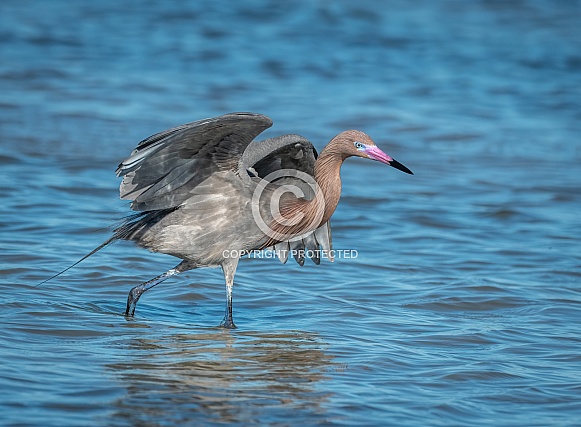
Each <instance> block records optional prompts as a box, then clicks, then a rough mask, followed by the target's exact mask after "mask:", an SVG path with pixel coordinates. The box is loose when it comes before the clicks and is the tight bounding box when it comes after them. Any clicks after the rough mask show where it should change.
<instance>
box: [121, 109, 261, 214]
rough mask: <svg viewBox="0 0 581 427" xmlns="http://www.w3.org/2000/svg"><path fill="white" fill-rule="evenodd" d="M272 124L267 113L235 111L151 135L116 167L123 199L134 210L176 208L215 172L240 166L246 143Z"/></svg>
mask: <svg viewBox="0 0 581 427" xmlns="http://www.w3.org/2000/svg"><path fill="white" fill-rule="evenodd" d="M270 126H272V120H271V119H270V118H268V117H266V116H264V115H261V114H253V113H231V114H225V115H223V116H220V117H215V118H211V119H205V120H199V121H196V122H192V123H187V124H184V125H181V126H178V127H175V128H172V129H169V130H166V131H163V132H160V133H158V134H155V135H153V136H150V137H149V138H146V139H144V140H143V141H141V142H140V143H139V144H138V145H137V147H136V148H135V150H134V151H133V152H132V153H131V156H129V157H128V158H127V159H125V160H124V161H123V162H122V163H121V164H120V165H119V167H118V168H117V171H116V173H117V176H123V181H122V182H121V186H120V187H119V192H120V195H121V198H122V199H125V200H131V201H132V203H131V208H132V209H133V210H136V211H151V210H158V209H168V208H172V207H177V206H179V205H181V204H182V203H183V202H185V201H186V200H187V199H188V198H189V197H190V196H191V193H190V191H191V189H192V188H194V187H195V186H196V185H198V184H199V183H201V182H203V181H204V180H206V179H207V178H208V177H210V176H211V175H212V173H214V172H216V171H219V170H225V169H231V170H236V169H237V167H238V163H239V160H240V157H241V156H242V153H243V152H244V150H245V149H246V147H247V145H248V144H249V143H250V142H251V141H252V140H253V139H254V138H255V137H256V136H258V135H259V134H260V133H261V132H262V131H264V130H265V129H268V128H269V127H270Z"/></svg>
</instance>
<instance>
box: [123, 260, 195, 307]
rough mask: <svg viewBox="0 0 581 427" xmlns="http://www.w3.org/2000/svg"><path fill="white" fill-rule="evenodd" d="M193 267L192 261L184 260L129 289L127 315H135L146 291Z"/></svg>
mask: <svg viewBox="0 0 581 427" xmlns="http://www.w3.org/2000/svg"><path fill="white" fill-rule="evenodd" d="M192 268H194V267H193V266H192V265H191V264H190V263H188V262H186V261H182V262H181V263H180V264H178V265H177V266H176V267H175V268H172V269H171V270H169V271H166V272H165V273H163V274H160V275H159V276H157V277H154V278H153V279H151V280H148V281H147V282H145V283H142V284H141V285H137V286H135V287H134V288H133V289H131V290H130V291H129V295H128V296H127V308H126V309H125V316H126V317H133V315H134V314H135V306H136V305H137V301H139V298H140V297H141V295H143V293H144V292H145V291H147V290H149V289H151V288H153V287H154V286H156V285H159V284H160V283H161V282H163V281H164V280H165V279H167V278H169V277H171V276H175V275H176V274H179V273H181V272H183V271H187V270H190V269H192Z"/></svg>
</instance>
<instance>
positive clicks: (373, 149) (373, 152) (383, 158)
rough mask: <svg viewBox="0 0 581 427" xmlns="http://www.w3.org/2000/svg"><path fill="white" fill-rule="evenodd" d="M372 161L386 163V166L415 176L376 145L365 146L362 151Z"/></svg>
mask: <svg viewBox="0 0 581 427" xmlns="http://www.w3.org/2000/svg"><path fill="white" fill-rule="evenodd" d="M362 151H363V152H364V153H365V154H367V156H368V157H369V158H370V159H373V160H377V161H378V162H381V163H385V164H386V165H389V166H392V167H394V168H396V169H399V170H400V171H402V172H405V173H409V174H410V175H413V174H414V173H413V172H412V171H411V170H409V169H408V168H406V167H405V166H404V165H402V164H401V163H400V162H398V161H397V160H395V159H394V158H392V157H391V156H388V155H387V154H385V153H384V152H383V151H381V150H380V149H379V147H377V146H375V145H365V148H364V149H363V150H362Z"/></svg>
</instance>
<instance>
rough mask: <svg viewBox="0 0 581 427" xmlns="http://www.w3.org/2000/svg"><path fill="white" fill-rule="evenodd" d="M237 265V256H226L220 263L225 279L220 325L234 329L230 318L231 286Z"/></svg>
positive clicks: (234, 326) (232, 320)
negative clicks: (224, 296) (224, 305)
mask: <svg viewBox="0 0 581 427" xmlns="http://www.w3.org/2000/svg"><path fill="white" fill-rule="evenodd" d="M237 266H238V258H226V259H225V260H224V262H223V263H222V271H223V272H224V279H225V280H226V313H225V314H224V320H222V323H220V326H221V327H223V328H226V329H234V328H236V325H235V324H234V319H233V318H232V287H233V286H234V275H235V274H236V267H237Z"/></svg>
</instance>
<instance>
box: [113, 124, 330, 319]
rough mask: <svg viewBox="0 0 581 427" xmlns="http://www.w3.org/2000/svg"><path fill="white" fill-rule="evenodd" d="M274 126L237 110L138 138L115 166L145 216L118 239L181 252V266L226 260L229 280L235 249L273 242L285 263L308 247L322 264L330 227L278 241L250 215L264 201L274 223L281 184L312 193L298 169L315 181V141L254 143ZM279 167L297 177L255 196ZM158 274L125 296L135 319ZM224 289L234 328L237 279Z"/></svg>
mask: <svg viewBox="0 0 581 427" xmlns="http://www.w3.org/2000/svg"><path fill="white" fill-rule="evenodd" d="M271 125H272V121H271V120H270V119H269V118H268V117H266V116H263V115H260V114H251V113H233V114H226V115H224V116H220V117H216V118H212V119H206V120H200V121H197V122H192V123H188V124H185V125H182V126H179V127H176V128H173V129H169V130H167V131H164V132H160V133H158V134H156V135H153V136H151V137H149V138H147V139H145V140H143V141H142V142H140V143H139V145H138V146H137V147H136V149H135V150H134V151H133V152H132V153H131V156H130V157H128V158H127V159H126V160H124V161H123V162H122V163H121V164H120V165H119V167H118V169H117V175H118V176H122V177H123V181H122V183H121V186H120V196H121V198H122V199H126V200H130V201H131V208H132V209H133V210H135V211H138V212H139V213H138V214H136V215H134V216H133V217H131V218H130V219H129V220H128V221H127V222H126V223H125V224H123V225H122V226H121V227H119V228H118V229H117V230H116V231H115V235H114V236H113V239H112V240H115V239H124V240H130V241H133V242H135V243H136V244H137V245H139V246H141V247H143V248H147V249H149V250H151V251H155V252H160V253H164V254H169V255H173V256H175V257H178V258H180V259H182V260H184V261H183V262H182V263H181V264H180V265H179V266H178V267H176V268H177V272H182V271H186V270H189V269H192V268H197V267H217V266H222V268H223V269H224V273H225V276H226V280H227V282H228V280H229V278H228V271H231V274H230V275H231V277H232V279H233V272H234V271H235V269H236V265H237V262H238V259H237V258H236V259H235V260H234V259H232V255H233V254H242V253H244V252H245V251H246V252H247V251H252V250H260V249H265V248H266V247H267V246H272V245H276V246H275V249H277V250H278V255H279V258H280V260H281V261H282V262H283V263H284V262H286V260H287V259H288V256H289V253H291V252H290V251H291V250H294V251H292V253H293V254H294V255H295V259H296V261H297V262H298V263H299V264H300V265H303V263H304V261H305V252H304V251H303V252H301V250H304V249H307V250H308V251H307V252H306V254H310V255H311V258H312V260H313V261H314V262H315V263H317V264H318V263H319V262H320V256H319V255H318V252H315V251H316V250H318V249H319V248H321V247H322V248H323V249H327V250H329V249H330V248H331V235H330V227H329V224H328V223H326V224H323V225H322V226H321V227H320V228H319V229H318V230H316V232H311V233H309V234H307V235H306V236H302V237H301V238H300V239H298V240H296V241H293V239H289V240H291V241H282V242H280V241H273V240H272V238H271V236H269V235H267V234H265V232H264V231H263V230H262V229H261V228H260V227H259V226H258V225H257V223H256V219H255V217H254V216H253V211H252V209H253V206H252V205H253V203H258V204H259V206H258V210H259V212H260V214H261V217H262V218H264V219H265V221H266V223H268V222H269V221H270V220H272V219H273V216H272V213H271V209H270V202H271V197H272V196H273V195H274V192H275V191H276V190H277V189H278V188H279V187H280V186H285V185H294V186H296V187H298V188H300V189H301V190H302V192H303V195H304V198H305V199H306V200H309V199H311V198H312V197H313V196H314V191H313V190H312V188H311V187H310V186H309V185H308V183H305V182H304V181H303V180H301V179H300V178H297V177H294V176H292V175H293V173H292V171H299V172H301V173H305V174H308V175H309V176H310V177H313V175H314V167H315V160H316V156H317V153H316V150H315V149H314V147H313V145H312V144H311V143H310V142H309V141H308V140H307V139H305V138H303V137H301V136H299V135H283V136H280V137H277V138H271V139H267V140H264V141H254V138H256V136H258V135H259V134H260V133H261V132H262V131H263V130H265V129H267V128H268V127H270V126H271ZM281 170H286V171H290V173H288V172H286V173H284V174H282V176H277V177H276V179H273V180H272V181H269V183H268V185H266V186H264V182H262V185H263V187H264V189H263V190H262V192H261V194H260V197H259V198H256V197H253V196H254V194H255V190H256V188H257V186H258V185H259V184H260V183H261V181H262V180H263V179H264V178H268V176H269V175H270V174H272V173H273V172H277V171H281ZM293 198H296V196H295V195H294V194H292V193H283V195H282V200H283V201H284V200H290V199H293ZM255 208H256V207H255ZM172 271H173V270H172ZM173 274H175V273H172V274H171V275H173ZM167 277H169V275H168V274H167V273H166V275H162V276H159V278H161V280H164V279H165V278H167ZM154 280H155V279H154ZM161 280H159V281H157V282H154V283H153V284H150V285H148V286H142V285H140V286H141V288H140V287H139V286H138V287H136V288H140V289H141V290H140V292H133V291H132V292H133V293H134V294H136V295H134V296H135V298H134V301H133V302H128V309H127V310H128V312H127V314H128V315H130V314H132V313H130V311H133V310H134V308H135V304H136V303H137V299H138V298H139V296H140V295H141V294H142V293H143V292H144V291H145V290H147V289H149V288H151V287H152V286H155V285H156V284H158V283H159V282H160V281H161ZM148 283H149V282H148ZM227 286H229V295H228V301H229V305H230V308H228V307H227V311H226V316H225V320H224V324H225V326H228V327H233V322H232V319H231V287H232V283H230V284H228V283H227ZM136 288H134V289H136ZM130 300H131V294H130ZM130 306H131V307H130ZM228 310H230V314H229V312H228Z"/></svg>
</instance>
